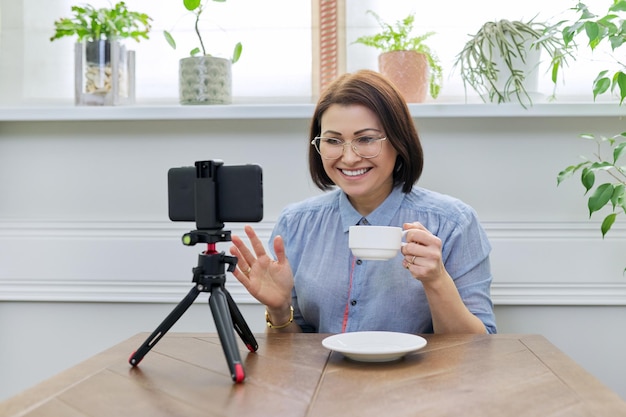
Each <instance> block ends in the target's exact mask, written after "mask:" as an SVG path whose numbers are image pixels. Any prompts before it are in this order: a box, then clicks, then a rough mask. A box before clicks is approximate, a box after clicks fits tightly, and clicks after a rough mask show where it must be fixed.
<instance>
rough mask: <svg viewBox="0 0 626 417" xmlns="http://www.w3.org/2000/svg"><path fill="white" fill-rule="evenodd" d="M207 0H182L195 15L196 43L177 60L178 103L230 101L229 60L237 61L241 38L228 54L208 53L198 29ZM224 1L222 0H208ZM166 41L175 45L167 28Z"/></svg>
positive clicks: (164, 32)
mask: <svg viewBox="0 0 626 417" xmlns="http://www.w3.org/2000/svg"><path fill="white" fill-rule="evenodd" d="M209 1H210V0H206V1H205V2H204V3H203V2H202V0H183V5H184V6H185V8H186V9H187V10H188V11H190V12H191V13H192V14H193V15H194V16H195V23H194V31H195V33H196V35H197V36H198V41H199V47H194V48H193V49H192V50H191V51H190V52H189V55H190V56H189V57H187V58H183V59H181V60H180V61H179V95H180V103H181V104H230V103H231V102H232V67H231V66H232V64H234V63H236V62H237V61H239V58H240V57H241V52H242V49H243V47H242V45H241V42H238V43H237V44H236V45H235V48H234V50H233V53H232V56H231V57H230V58H222V57H217V56H213V55H211V54H209V53H208V52H207V49H206V48H205V43H204V40H203V39H202V34H201V32H200V17H201V16H202V13H203V12H204V11H205V10H206V7H207V5H208V3H209ZM212 1H214V2H218V3H224V2H225V1H226V0H212ZM163 35H164V36H165V39H166V41H167V43H169V45H170V46H171V47H172V48H174V49H176V42H175V41H174V37H173V36H172V34H171V33H170V32H169V31H163Z"/></svg>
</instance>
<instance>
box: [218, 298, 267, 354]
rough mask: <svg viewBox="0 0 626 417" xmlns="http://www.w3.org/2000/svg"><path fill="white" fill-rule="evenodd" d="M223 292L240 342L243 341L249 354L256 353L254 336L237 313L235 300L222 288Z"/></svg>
mask: <svg viewBox="0 0 626 417" xmlns="http://www.w3.org/2000/svg"><path fill="white" fill-rule="evenodd" d="M223 291H224V293H225V294H226V300H227V301H228V309H229V310H230V316H231V317H232V320H233V327H234V328H235V330H236V331H237V334H238V335H239V337H241V340H243V342H244V343H245V344H246V347H247V348H248V350H249V351H250V352H256V350H257V349H258V348H259V345H258V343H257V342H256V339H255V338H254V334H252V331H250V328H249V327H248V323H246V320H245V319H244V318H243V315H242V314H241V312H240V311H239V308H238V307H237V304H236V303H235V300H233V297H231V295H230V293H229V292H228V290H227V289H226V288H224V290H223Z"/></svg>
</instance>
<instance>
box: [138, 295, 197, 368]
mask: <svg viewBox="0 0 626 417" xmlns="http://www.w3.org/2000/svg"><path fill="white" fill-rule="evenodd" d="M198 294H200V290H198V288H197V286H194V287H193V288H192V289H191V290H190V291H189V292H188V293H187V295H186V296H185V298H183V299H182V300H181V302H180V303H178V305H177V306H176V307H174V310H172V312H171V313H170V314H169V315H168V316H167V317H166V318H165V320H163V322H162V323H161V324H160V325H159V327H157V328H156V330H155V331H154V332H152V334H151V335H150V337H148V338H147V339H146V341H145V342H143V344H142V345H141V346H140V347H139V349H137V350H136V351H135V352H133V354H132V355H130V358H129V359H128V363H130V364H131V365H132V366H137V365H139V362H141V360H142V359H143V357H144V356H146V354H147V353H148V352H150V349H152V348H153V347H154V345H156V344H157V342H158V341H159V340H161V338H162V337H163V336H165V333H167V331H168V330H169V329H170V328H171V327H172V326H173V325H174V323H176V321H178V319H179V318H180V317H181V316H182V315H183V314H184V313H185V311H187V309H188V308H189V306H191V304H192V303H193V301H194V300H195V299H196V298H197V297H198Z"/></svg>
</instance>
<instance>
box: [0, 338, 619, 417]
mask: <svg viewBox="0 0 626 417" xmlns="http://www.w3.org/2000/svg"><path fill="white" fill-rule="evenodd" d="M147 335H148V334H147V333H146V334H139V335H137V336H135V337H132V338H131V339H129V340H126V341H124V342H123V343H120V344H119V345H117V346H115V347H113V348H111V349H109V350H107V351H105V352H103V353H101V354H98V355H96V356H94V357H92V358H91V359H88V360H87V361H85V362H83V363H81V364H79V365H77V366H75V367H73V368H70V369H68V370H67V371H64V372H63V373H61V374H59V375H57V376H55V377H53V378H51V379H49V380H47V381H45V382H42V383H41V384H39V385H37V386H35V387H33V388H31V389H29V390H26V391H24V392H23V393H21V394H19V395H17V396H15V397H13V398H10V399H8V400H6V401H4V402H2V403H0V416H3V417H9V416H29V417H35V416H63V417H77V416H92V417H96V416H107V417H110V416H133V417H140V416H150V417H157V416H167V417H172V416H203V417H206V416H231V415H232V416H242V417H244V416H251V417H257V416H287V417H294V416H322V417H331V416H341V417H348V416H359V417H364V416H377V417H379V416H394V417H400V416H418V415H419V416H455V417H456V416H481V417H485V416H497V417H503V416H541V417H547V416H561V417H562V416H601V417H617V416H626V402H624V401H623V400H621V399H620V398H619V396H618V395H617V394H615V393H614V392H613V391H611V390H609V389H608V388H607V387H606V386H604V385H603V384H602V383H600V382H599V381H598V380H597V379H596V378H595V377H593V376H592V375H590V374H589V373H588V372H586V371H585V370H583V369H582V368H581V367H580V366H579V365H577V364H576V363H575V362H573V361H572V360H571V359H569V358H568V357H567V356H566V355H564V354H563V353H562V352H561V351H559V350H558V349H556V348H555V347H554V346H553V345H552V344H550V343H549V342H548V341H547V340H546V339H545V338H544V337H542V336H536V335H505V334H500V335H491V336H490V335H484V336H472V335H426V336H425V337H426V339H427V340H428V345H427V346H426V347H425V348H424V349H422V350H420V351H418V352H415V353H412V354H410V355H408V356H406V357H404V358H403V359H401V360H399V361H396V362H390V363H361V362H354V361H351V360H348V359H345V358H344V357H343V356H342V355H341V354H339V353H336V352H332V353H331V352H329V351H328V350H326V349H325V348H324V347H322V345H321V341H322V339H323V338H324V337H326V336H327V335H323V334H270V335H258V336H257V340H258V342H259V350H258V351H257V352H256V353H250V352H248V351H247V349H246V348H245V347H244V346H243V344H241V345H240V348H241V349H240V350H241V352H242V360H243V361H244V367H245V370H246V379H245V381H244V382H243V383H242V384H233V382H232V380H231V378H230V374H229V371H228V367H227V365H226V361H225V359H224V355H223V352H222V348H221V345H220V343H219V339H218V337H217V335H215V334H180V333H169V334H166V335H165V337H164V338H163V339H162V340H161V341H160V342H159V343H158V344H157V345H156V346H155V347H154V348H153V349H152V351H150V353H148V355H146V357H145V358H144V360H143V361H142V362H141V364H140V365H139V367H137V368H132V367H130V365H128V362H127V360H128V357H129V356H130V354H131V352H133V351H134V350H135V349H136V348H137V347H138V346H139V345H140V344H141V343H142V342H143V341H144V339H145V338H146V337H147Z"/></svg>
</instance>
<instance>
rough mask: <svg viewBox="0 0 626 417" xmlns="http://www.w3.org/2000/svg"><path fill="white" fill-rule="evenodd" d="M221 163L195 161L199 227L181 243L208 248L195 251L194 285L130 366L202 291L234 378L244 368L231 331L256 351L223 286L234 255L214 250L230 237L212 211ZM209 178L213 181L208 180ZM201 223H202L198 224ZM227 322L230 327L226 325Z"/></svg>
mask: <svg viewBox="0 0 626 417" xmlns="http://www.w3.org/2000/svg"><path fill="white" fill-rule="evenodd" d="M220 165H221V163H219V162H218V163H214V162H213V161H209V162H207V161H201V162H196V168H197V178H196V184H195V190H196V192H195V193H196V225H197V226H198V227H199V229H198V230H193V231H191V232H188V233H185V234H184V235H183V237H182V241H183V244H184V245H186V246H193V245H195V244H197V243H206V244H207V250H206V251H205V252H202V253H200V254H199V255H198V266H196V267H195V268H193V269H192V271H193V279H192V282H193V283H194V284H195V285H194V286H193V287H192V288H191V290H190V291H189V293H188V294H187V295H186V296H185V297H184V298H183V299H182V300H181V301H180V303H179V304H178V305H177V306H176V307H175V308H174V309H173V310H172V312H171V313H170V314H169V315H168V316H167V317H166V318H165V320H163V322H161V324H160V325H159V326H158V327H157V328H156V330H155V331H154V332H152V334H151V335H150V336H149V337H148V338H147V339H146V341H145V342H144V343H143V344H142V345H141V346H140V347H139V349H137V350H136V351H135V352H133V353H132V355H131V356H130V358H129V363H130V364H131V365H132V366H137V365H139V362H141V360H142V359H143V357H144V356H145V355H146V354H147V353H148V352H149V351H150V350H151V349H152V348H153V347H154V346H155V345H156V344H157V343H158V341H159V340H160V339H161V338H162V337H163V336H164V335H165V334H166V333H167V331H168V330H169V329H170V328H171V327H172V326H173V325H174V324H175V323H176V321H178V319H179V318H180V317H181V316H182V315H183V314H184V313H185V312H186V311H187V309H188V308H189V307H190V306H191V304H193V302H194V301H195V299H196V298H197V297H198V295H199V294H200V293H201V292H208V293H210V296H209V306H210V307H211V313H212V314H213V320H214V321H215V327H216V329H217V333H218V335H219V338H220V342H221V344H222V349H223V350H224V356H225V357H226V362H227V364H228V367H229V369H230V373H231V377H232V379H233V381H234V382H236V383H239V382H242V381H243V380H244V378H245V371H244V368H243V364H242V362H241V355H240V354H239V348H238V346H237V341H236V339H235V334H234V331H236V332H237V334H238V335H239V337H240V338H241V339H242V341H243V342H244V344H245V345H246V347H247V348H248V350H249V351H250V352H255V351H256V350H257V349H258V344H257V342H256V339H255V338H254V335H253V334H252V332H251V331H250V328H249V327H248V325H247V323H246V321H245V319H244V318H243V315H242V314H241V312H240V311H239V309H238V308H237V305H236V304H235V301H234V300H233V298H232V297H231V295H230V293H229V292H228V291H227V290H226V288H225V283H226V274H225V269H226V265H228V271H229V272H233V271H234V270H235V268H236V266H237V258H236V257H234V256H226V255H225V254H224V252H219V253H218V252H217V251H216V244H217V243H218V242H228V241H230V240H231V237H230V231H224V230H222V227H223V223H221V222H220V221H219V219H218V218H217V216H216V214H215V213H216V210H215V198H214V197H215V195H216V194H215V190H216V184H215V178H216V177H217V176H216V175H215V173H216V171H217V168H219V166H220ZM207 170H208V172H207ZM211 182H212V184H210V183H211ZM201 190H205V191H206V190H210V191H211V192H212V193H213V196H208V197H207V196H206V195H200V196H199V195H198V193H199V191H201ZM198 202H200V204H198ZM209 202H212V203H211V207H208V206H207V204H209ZM203 210H205V211H203ZM202 213H204V214H202ZM199 215H201V216H203V217H202V218H201V219H200V220H198V216H199ZM200 225H203V226H204V227H203V228H200ZM229 326H232V327H231V328H229ZM233 329H234V331H233Z"/></svg>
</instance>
